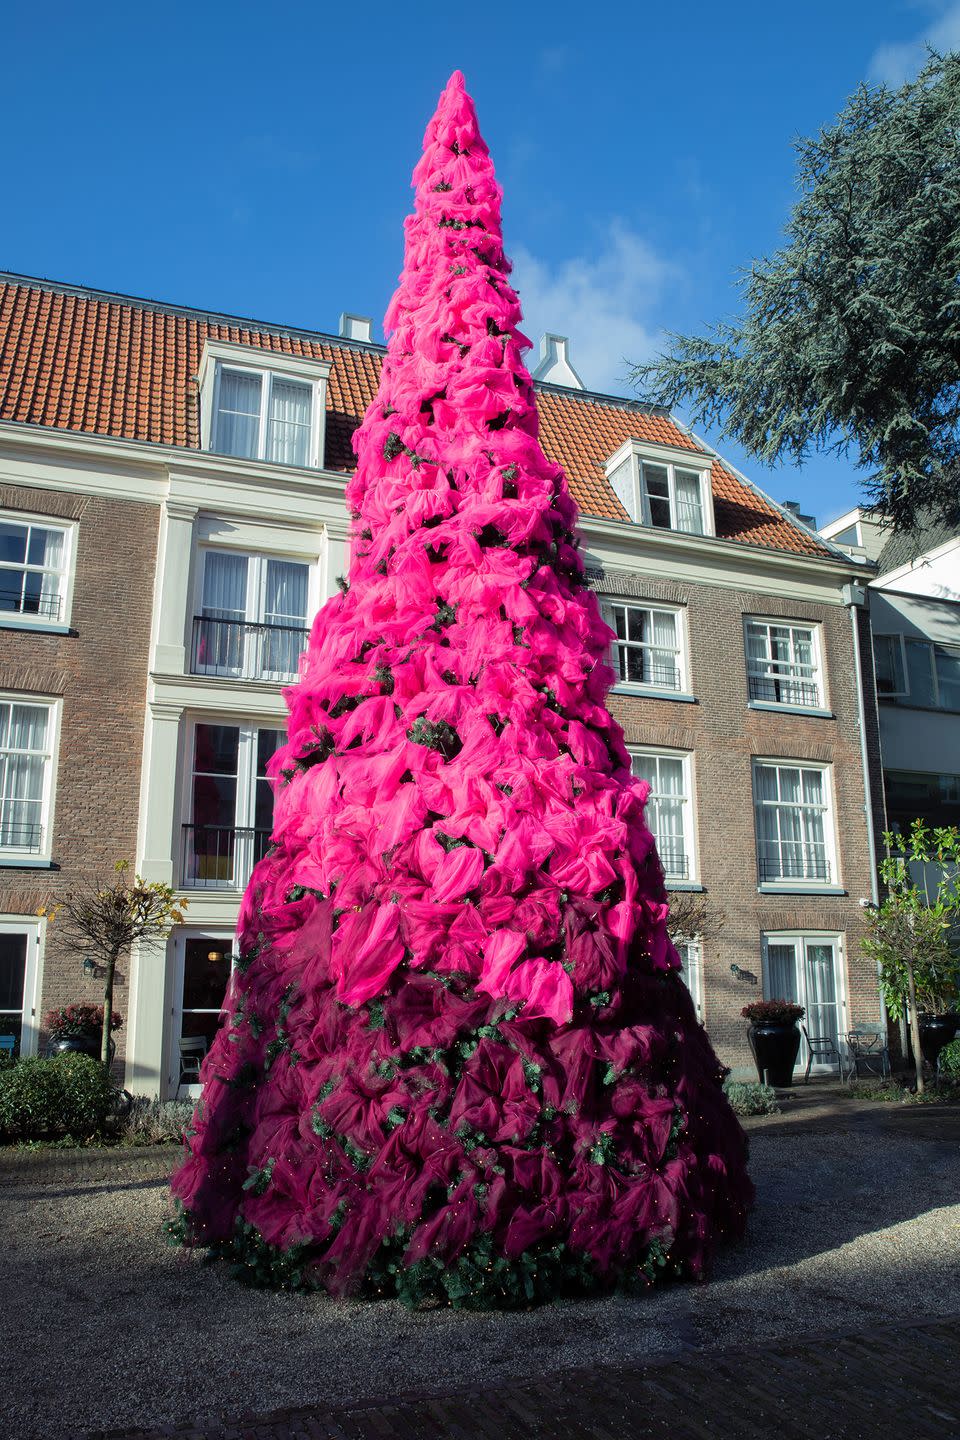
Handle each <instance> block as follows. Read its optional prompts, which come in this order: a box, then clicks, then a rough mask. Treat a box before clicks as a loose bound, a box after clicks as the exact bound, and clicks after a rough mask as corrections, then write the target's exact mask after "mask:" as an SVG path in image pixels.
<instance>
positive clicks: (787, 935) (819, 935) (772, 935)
mask: <svg viewBox="0 0 960 1440" xmlns="http://www.w3.org/2000/svg"><path fill="white" fill-rule="evenodd" d="M843 942H844V937H843V935H842V934H841V933H839V932H838V931H836V930H764V931H763V932H762V933H761V936H760V959H761V972H762V976H763V995H764V998H765V999H768V1000H775V999H780V998H787V997H780V996H775V995H771V994H770V983H771V982H770V961H769V946H770V945H771V944H773V945H789V944H792V945H798V944H799V945H800V946H801V947H802V948H803V949H804V952H805V950H806V946H807V945H832V946H833V947H834V959H835V963H836V972H835V985H836V992H837V1000H836V1005H837V1041H838V1045H839V1048H840V1049H841V1052H842V1050H843V1048H844V1046H845V1045H846V1039H847V1031H848V1030H849V1029H850V1026H849V1025H848V1024H847V974H846V971H847V964H846V954H845V950H844V943H843ZM799 988H800V990H801V995H800V997H799V998H798V1000H797V1002H796V1003H797V1004H798V1005H802V1006H803V1007H804V1010H805V1011H806V1012H807V1013H806V1014H805V1015H804V1017H803V1020H802V1021H801V1022H800V1023H801V1024H802V1025H805V1026H806V1027H807V1030H808V1033H809V1034H810V1036H811V1038H812V1039H817V1038H819V1037H818V1036H817V1035H816V1033H815V1031H814V1029H813V1028H811V1022H810V1009H809V1004H808V996H807V994H806V974H805V971H804V969H802V968H801V970H800V986H799ZM807 1054H808V1052H807V1042H806V1040H805V1039H804V1038H803V1033H802V1031H801V1036H800V1050H799V1052H798V1054H797V1060H796V1064H795V1066H794V1073H796V1072H797V1071H802V1070H806V1068H807ZM836 1068H837V1067H836V1062H834V1061H820V1060H814V1062H813V1064H812V1065H811V1067H810V1069H811V1072H812V1073H813V1074H828V1073H833V1072H835V1071H836Z"/></svg>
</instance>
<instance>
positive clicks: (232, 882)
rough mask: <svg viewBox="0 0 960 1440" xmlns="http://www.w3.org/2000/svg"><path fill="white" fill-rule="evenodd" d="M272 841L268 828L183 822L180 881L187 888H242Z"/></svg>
mask: <svg viewBox="0 0 960 1440" xmlns="http://www.w3.org/2000/svg"><path fill="white" fill-rule="evenodd" d="M269 844H270V831H269V830H254V829H248V828H233V827H227V826H223V825H184V827H183V839H182V845H181V863H180V883H181V885H182V886H183V888H184V889H185V890H243V889H245V888H246V884H247V881H248V880H249V879H250V875H251V872H252V870H253V867H254V865H256V864H257V862H258V861H260V860H262V859H263V857H264V855H265V854H266V852H267V849H268V847H269Z"/></svg>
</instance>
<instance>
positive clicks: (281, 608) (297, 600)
mask: <svg viewBox="0 0 960 1440" xmlns="http://www.w3.org/2000/svg"><path fill="white" fill-rule="evenodd" d="M263 618H264V620H265V621H266V623H267V625H272V626H283V627H284V628H283V629H272V630H266V631H264V634H263V652H262V655H263V670H264V671H265V672H267V673H269V674H271V675H296V673H297V665H298V662H299V660H300V655H301V653H302V651H303V648H304V643H305V636H304V635H303V634H302V633H301V627H305V626H306V623H307V567H306V565H298V564H296V562H294V561H292V560H268V561H267V580H266V594H265V597H264V616H263Z"/></svg>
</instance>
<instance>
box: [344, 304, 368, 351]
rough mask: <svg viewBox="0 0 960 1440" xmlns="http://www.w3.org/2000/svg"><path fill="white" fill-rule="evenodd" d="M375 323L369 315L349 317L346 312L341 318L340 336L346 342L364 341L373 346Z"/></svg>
mask: <svg viewBox="0 0 960 1440" xmlns="http://www.w3.org/2000/svg"><path fill="white" fill-rule="evenodd" d="M372 332H373V321H372V320H371V319H370V316H369V315H348V314H347V312H346V310H344V312H343V314H342V315H341V316H340V334H341V335H342V336H343V338H344V340H362V341H363V342H364V344H366V345H372V344H373V333H372Z"/></svg>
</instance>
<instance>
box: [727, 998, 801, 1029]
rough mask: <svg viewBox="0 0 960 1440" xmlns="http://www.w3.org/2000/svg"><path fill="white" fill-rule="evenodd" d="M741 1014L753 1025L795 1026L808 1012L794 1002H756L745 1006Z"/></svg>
mask: <svg viewBox="0 0 960 1440" xmlns="http://www.w3.org/2000/svg"><path fill="white" fill-rule="evenodd" d="M740 1014H741V1015H742V1016H743V1018H744V1020H749V1021H750V1022H751V1024H753V1025H793V1024H794V1023H795V1022H796V1021H797V1020H802V1019H803V1017H804V1015H805V1014H806V1011H805V1010H804V1008H803V1006H802V1005H795V1004H794V1002H793V1001H792V1000H754V1002H753V1004H752V1005H744V1007H743V1009H742V1010H741V1011H740Z"/></svg>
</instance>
